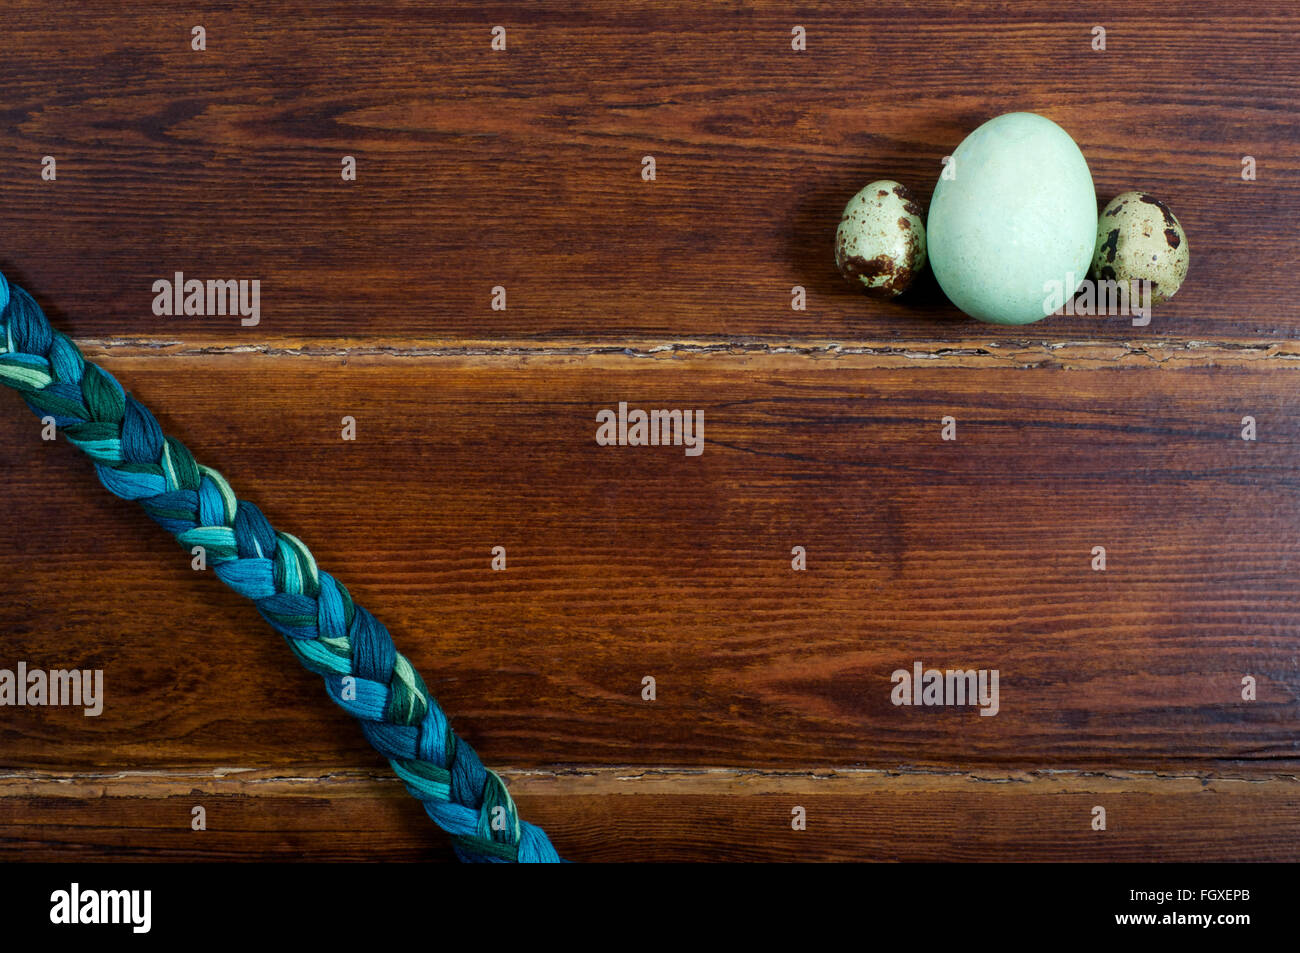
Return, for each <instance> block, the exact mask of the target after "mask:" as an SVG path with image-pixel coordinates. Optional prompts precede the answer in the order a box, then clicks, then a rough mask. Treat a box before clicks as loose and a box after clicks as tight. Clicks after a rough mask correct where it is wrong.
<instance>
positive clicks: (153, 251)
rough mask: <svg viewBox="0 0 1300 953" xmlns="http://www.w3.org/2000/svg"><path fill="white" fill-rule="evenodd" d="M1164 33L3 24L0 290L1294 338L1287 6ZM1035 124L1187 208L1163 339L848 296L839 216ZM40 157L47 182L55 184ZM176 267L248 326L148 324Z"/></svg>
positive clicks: (495, 11) (563, 323) (478, 16)
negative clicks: (343, 173) (185, 301)
mask: <svg viewBox="0 0 1300 953" xmlns="http://www.w3.org/2000/svg"><path fill="white" fill-rule="evenodd" d="M1179 11H1180V13H1181V14H1183V15H1181V16H1173V17H1171V16H1170V13H1169V6H1168V4H1166V3H1163V2H1157V0H1124V2H1113V3H1103V4H1094V5H1092V6H1091V7H1090V8H1089V10H1088V11H1087V13H1086V14H1085V13H1083V12H1081V11H1079V10H1078V9H1077V8H1076V7H1075V6H1074V5H1071V4H1067V3H1064V2H1059V0H1058V2H1052V3H1046V4H1044V3H1033V4H1016V3H1005V4H998V5H996V6H993V7H990V6H988V5H986V4H977V3H970V2H950V0H942V2H937V0H936V2H923V3H883V4H858V5H846V4H832V3H827V2H820V3H819V2H811V3H805V4H801V5H800V7H799V9H798V11H794V10H792V9H790V8H789V7H788V5H785V4H777V3H771V2H760V3H750V4H745V5H744V7H743V8H738V7H735V6H733V5H700V4H693V3H658V2H656V3H652V4H651V3H635V4H619V5H618V8H617V10H614V9H611V8H609V7H608V6H607V5H603V4H599V3H578V4H572V5H567V6H566V9H565V10H564V11H559V10H554V9H546V8H543V7H531V8H529V9H527V10H523V9H519V8H517V7H516V6H514V5H496V6H493V5H483V4H479V3H439V4H437V5H436V6H433V7H430V6H429V5H420V6H419V7H418V8H417V7H407V6H398V7H393V5H391V4H387V3H383V4H381V3H367V2H348V3H324V4H318V5H315V6H313V8H312V11H311V15H309V16H307V15H304V14H303V11H302V10H301V8H300V7H299V6H298V5H295V4H288V3H284V2H279V3H269V4H260V5H258V7H257V9H256V10H246V9H242V8H241V9H233V8H231V7H229V6H228V5H225V4H218V5H202V4H200V5H198V6H196V7H194V8H193V9H192V10H191V9H187V10H186V11H185V12H184V13H179V12H177V13H170V12H169V13H168V14H167V15H162V14H160V12H159V10H158V8H157V6H156V5H154V4H148V3H138V2H137V3H125V4H114V5H113V7H112V8H111V9H107V8H105V9H98V8H88V7H87V6H86V5H85V4H71V3H51V2H49V0H10V2H9V3H7V4H6V7H5V12H4V14H3V25H4V27H5V36H6V52H5V57H4V60H3V62H2V63H0V89H3V90H4V93H5V95H4V102H5V105H4V107H3V109H0V176H3V179H4V181H5V183H6V186H5V223H6V227H7V231H6V234H7V235H8V236H9V241H8V243H7V245H6V247H5V249H4V252H3V253H4V255H5V258H4V260H3V262H0V267H3V268H4V270H5V271H6V272H7V273H9V274H10V275H11V276H12V277H16V278H17V279H18V280H19V281H20V282H22V283H24V284H26V285H27V286H29V287H31V288H32V289H34V290H36V291H37V292H38V293H39V294H40V295H41V299H42V301H45V302H47V303H48V305H49V306H50V308H51V310H52V313H53V314H55V315H56V316H57V319H58V321H59V323H60V326H62V327H64V328H67V329H70V330H71V331H72V332H73V333H75V334H77V335H78V336H80V337H103V338H111V337H114V336H120V335H131V336H137V337H140V336H143V337H151V338H164V339H169V338H176V337H180V338H183V339H184V340H187V341H240V342H250V343H254V344H259V343H262V342H265V341H267V340H273V339H277V338H281V337H283V338H303V337H314V336H321V337H345V336H353V337H355V336H362V335H366V336H388V337H402V336H414V337H417V338H439V339H456V338H474V339H479V338H487V339H491V340H497V341H511V340H516V339H530V340H545V341H567V340H585V339H592V338H596V339H600V340H605V341H609V340H613V341H621V340H622V339H623V338H625V337H642V338H651V339H658V340H663V341H672V340H676V339H679V338H682V337H687V338H691V339H694V338H707V339H710V340H714V341H719V340H721V341H744V340H766V341H778V342H784V341H787V340H799V341H802V340H815V341H820V340H827V339H829V340H837V341H847V342H853V341H857V340H860V339H862V338H864V337H865V338H870V339H874V338H882V337H883V338H898V337H920V338H927V339H933V340H948V339H950V338H951V337H952V336H954V335H969V334H972V333H975V334H978V335H979V336H980V337H982V338H983V339H985V340H988V341H1013V340H1021V339H1024V338H1026V337H1027V338H1029V339H1030V340H1059V339H1061V338H1067V339H1080V338H1087V339H1096V340H1101V341H1116V340H1125V339H1128V338H1130V337H1133V336H1135V335H1136V336H1137V337H1138V338H1139V339H1141V340H1144V341H1165V340H1187V339H1192V340H1220V339H1223V340H1233V341H1240V340H1260V339H1269V338H1295V337H1296V336H1297V333H1298V332H1300V302H1297V298H1296V296H1295V295H1291V294H1286V293H1284V289H1285V282H1286V280H1287V278H1286V275H1285V270H1286V266H1287V263H1289V262H1293V261H1295V260H1296V259H1297V258H1298V257H1300V234H1298V233H1297V230H1296V228H1295V222H1296V221H1297V218H1300V174H1298V173H1300V166H1298V164H1297V163H1298V160H1297V156H1296V152H1295V148H1294V144H1295V143H1294V138H1295V134H1294V131H1295V129H1296V128H1297V126H1300V107H1298V106H1297V102H1298V100H1297V98H1296V96H1295V90H1296V88H1297V84H1298V83H1300V46H1297V44H1296V43H1295V42H1294V40H1295V36H1296V34H1297V29H1298V27H1300V16H1298V15H1297V12H1296V9H1295V7H1294V6H1293V5H1291V4H1288V3H1285V2H1282V0H1268V2H1257V3H1252V4H1250V5H1249V6H1248V7H1242V8H1240V9H1228V8H1224V7H1223V6H1222V5H1217V4H1213V5H1212V4H1196V3H1193V4H1191V5H1187V4H1184V5H1182V6H1181V7H1180V8H1179ZM197 20H202V21H203V25H204V26H205V27H206V29H207V31H208V36H209V40H208V43H209V48H208V50H207V51H206V52H203V53H196V52H192V51H190V50H189V47H188V38H189V29H190V27H191V26H192V25H193V22H195V21H197ZM796 20H797V21H799V22H800V23H801V24H802V25H804V26H805V27H806V29H807V30H808V50H807V52H805V53H794V52H792V51H791V50H790V44H789V40H790V30H791V27H792V25H793V24H794V22H795V21H796ZM494 23H503V24H507V25H508V28H509V33H508V38H509V49H508V50H507V51H506V52H504V53H494V52H492V51H491V50H490V49H489V29H490V27H491V26H492V25H493V24H494ZM1097 24H1104V25H1105V26H1106V27H1107V29H1108V34H1107V39H1108V46H1107V50H1106V51H1105V52H1095V51H1093V50H1092V48H1091V45H1090V43H1091V39H1092V36H1091V31H1092V28H1093V26H1094V25H1097ZM52 50H58V54H57V55H55V54H52V53H51V51H52ZM1014 109H1030V110H1037V111H1041V112H1043V113H1045V114H1046V115H1049V116H1050V117H1052V118H1053V119H1055V120H1057V121H1059V122H1060V123H1062V124H1063V125H1064V126H1065V128H1066V129H1068V130H1069V131H1070V132H1071V133H1072V134H1073V135H1074V137H1075V138H1076V139H1077V140H1078V142H1079V143H1080V145H1081V147H1082V148H1083V150H1084V152H1085V154H1086V155H1087V157H1088V159H1089V161H1090V164H1091V167H1092V171H1093V175H1094V178H1095V180H1096V183H1097V188H1098V193H1099V196H1098V197H1099V201H1100V202H1105V201H1106V200H1107V199H1108V198H1110V197H1111V196H1112V195H1114V194H1117V193H1119V192H1121V191H1125V190H1128V189H1131V188H1144V189H1148V190H1151V191H1154V192H1156V193H1157V194H1159V195H1161V196H1162V197H1163V198H1164V199H1165V200H1166V201H1167V202H1168V203H1169V204H1170V205H1171V206H1172V207H1173V208H1174V210H1175V211H1176V212H1177V214H1178V215H1179V216H1180V218H1181V220H1182V222H1183V224H1184V226H1185V227H1186V229H1187V233H1188V235H1189V240H1190V244H1191V246H1192V247H1193V249H1194V251H1193V263H1192V266H1191V275H1190V278H1189V280H1188V282H1187V284H1186V286H1185V288H1184V289H1183V290H1182V291H1181V292H1180V293H1179V295H1178V297H1177V298H1176V299H1174V301H1172V302H1171V303H1169V304H1168V305H1166V306H1164V307H1162V308H1160V309H1159V310H1158V313H1157V315H1156V317H1155V318H1154V320H1153V323H1152V325H1151V327H1150V328H1147V329H1141V330H1138V329H1134V328H1133V327H1132V326H1131V325H1129V324H1128V322H1127V321H1125V320H1117V319H1114V318H1111V319H1103V318H1085V317H1077V318H1062V319H1056V320H1053V321H1051V322H1049V323H1044V324H1040V325H1035V326H1033V327H1032V328H1029V329H998V328H992V327H982V326H976V325H973V324H972V322H969V321H967V320H965V319H962V318H961V316H960V315H959V314H958V313H957V312H956V311H955V310H954V309H953V308H952V307H951V306H950V305H948V304H947V303H946V302H945V301H944V300H943V298H942V295H941V294H940V293H939V291H938V289H937V286H935V284H934V283H933V280H932V279H931V278H928V277H927V279H925V281H924V282H923V284H922V285H921V286H920V287H918V288H917V289H916V291H915V292H914V294H913V295H912V296H911V300H910V301H909V302H907V303H896V304H882V303H879V302H872V301H868V300H866V299H864V298H863V297H862V296H860V295H858V294H856V293H854V292H853V291H852V289H850V288H849V287H848V286H847V285H845V284H843V283H842V282H841V281H840V279H839V277H838V276H837V275H836V274H835V271H834V267H833V262H832V253H831V249H832V240H833V235H834V230H835V227H836V224H837V222H838V218H839V213H840V210H841V209H842V207H843V205H844V203H845V201H846V200H847V199H848V198H849V196H851V195H852V194H853V193H854V192H856V191H857V189H859V188H860V187H861V186H862V185H864V184H866V182H868V181H870V180H871V179H874V178H880V177H890V178H896V179H899V180H901V181H903V182H906V183H907V184H908V185H909V186H911V187H912V188H913V190H914V191H915V192H916V193H917V194H918V195H919V196H920V197H921V198H922V199H923V200H928V198H929V195H930V193H931V191H932V189H933V185H934V182H935V180H936V177H937V175H938V173H939V170H940V161H941V159H942V157H943V156H944V155H947V154H949V153H950V152H951V151H952V150H953V149H954V148H955V146H956V145H957V143H958V142H959V141H960V140H961V138H962V137H963V136H964V135H965V134H966V133H968V132H969V131H970V130H971V129H973V128H974V127H975V126H976V125H977V124H979V123H980V122H981V121H983V120H984V119H987V118H989V117H991V116H993V115H996V114H998V113H1000V112H1005V111H1011V110H1014ZM50 154H52V155H54V156H55V157H56V159H57V160H58V162H59V177H58V180H57V182H44V181H42V180H41V178H40V176H39V172H40V166H39V162H40V158H41V157H42V156H44V155H50ZM647 154H653V155H655V156H656V159H657V164H658V177H657V179H656V181H655V182H653V183H646V182H643V181H642V180H641V178H640V168H641V165H640V163H641V159H642V156H644V155H647ZM343 155H354V156H356V157H357V158H358V161H359V178H358V180H357V181H356V182H354V183H344V182H343V181H342V180H341V178H340V176H339V168H340V160H341V157H342V156H343ZM1245 155H1251V156H1254V157H1255V158H1256V160H1257V162H1258V180H1257V181H1254V182H1243V181H1242V179H1241V175H1240V173H1241V162H1242V157H1243V156H1245ZM175 271H182V272H184V273H186V274H188V275H189V276H191V277H203V278H248V279H253V278H256V279H258V280H260V281H261V282H262V285H263V292H262V293H263V298H262V321H261V324H260V325H259V326H258V327H257V328H254V329H247V328H241V327H240V326H239V323H238V321H237V320H236V319H233V318H193V317H191V318H166V317H156V316H154V315H153V314H152V312H151V302H152V300H153V292H152V290H151V289H152V283H153V282H154V281H155V280H156V279H159V278H164V277H170V276H171V275H172V274H173V273H174V272H175ZM497 285H502V286H504V287H506V288H507V289H508V305H509V307H508V309H507V310H505V311H493V310H492V309H491V308H490V295H491V289H492V288H493V287H494V286H497ZM794 285H802V286H804V287H805V288H806V289H807V290H808V295H809V298H808V309H807V310H806V311H792V310H791V308H790V297H789V296H790V289H791V288H792V287H793V286H794ZM972 329H973V330H972Z"/></svg>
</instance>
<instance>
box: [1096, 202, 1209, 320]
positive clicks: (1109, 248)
mask: <svg viewBox="0 0 1300 953" xmlns="http://www.w3.org/2000/svg"><path fill="white" fill-rule="evenodd" d="M1187 264H1188V248H1187V233H1186V232H1184V231H1183V226H1182V225H1181V224H1180V223H1179V221H1178V219H1177V218H1175V217H1174V213H1173V212H1171V211H1170V210H1169V206H1168V205H1166V204H1165V203H1164V202H1162V201H1160V200H1159V199H1158V198H1156V197H1155V196H1153V195H1149V194H1147V193H1146V192H1125V193H1124V194H1123V195H1117V196H1115V197H1114V198H1113V199H1111V200H1110V202H1109V203H1107V205H1106V208H1105V209H1103V210H1102V213H1101V215H1100V216H1099V217H1098V219H1097V247H1096V250H1095V251H1094V252H1093V257H1092V267H1093V271H1094V272H1095V273H1096V275H1097V277H1098V278H1100V279H1102V280H1109V281H1118V282H1121V283H1124V282H1130V281H1142V280H1147V281H1150V282H1151V303H1152V304H1160V303H1161V302H1163V301H1168V300H1169V299H1170V298H1172V297H1173V296H1174V294H1175V292H1177V291H1178V289H1179V288H1180V287H1182V284H1183V279H1184V278H1186V277H1187Z"/></svg>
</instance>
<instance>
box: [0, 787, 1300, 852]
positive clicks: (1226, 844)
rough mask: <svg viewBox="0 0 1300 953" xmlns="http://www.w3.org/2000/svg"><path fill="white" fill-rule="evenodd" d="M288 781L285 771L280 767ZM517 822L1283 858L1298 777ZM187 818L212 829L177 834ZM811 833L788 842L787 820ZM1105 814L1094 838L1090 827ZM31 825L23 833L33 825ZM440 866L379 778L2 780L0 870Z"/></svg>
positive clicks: (404, 803)
mask: <svg viewBox="0 0 1300 953" xmlns="http://www.w3.org/2000/svg"><path fill="white" fill-rule="evenodd" d="M282 768H283V766H282ZM505 779H506V781H507V783H508V784H509V785H510V787H511V790H512V791H513V792H514V796H515V797H516V799H517V801H518V804H519V806H520V809H521V810H522V811H523V812H524V813H525V814H526V815H527V816H528V817H530V818H532V819H533V820H535V821H536V822H538V823H540V824H542V825H544V826H545V827H546V829H547V831H548V832H549V833H550V834H551V836H552V837H553V838H554V839H555V841H556V843H558V844H559V845H561V848H562V849H563V850H564V852H565V856H566V857H569V858H571V859H574V860H581V861H624V862H626V861H656V862H666V861H700V860H705V861H714V862H717V861H764V860H766V861H784V862H789V861H863V860H874V861H906V862H916V861H929V862H952V861H1092V862H1096V861H1139V862H1149V861H1186V860H1199V861H1204V860H1207V859H1215V860H1225V861H1240V860H1257V861H1290V862H1294V861H1295V860H1296V859H1297V858H1300V850H1297V844H1300V786H1298V785H1297V783H1296V780H1295V778H1294V777H1287V778H1271V779H1262V778H1254V779H1251V780H1249V781H1242V780H1230V779H1223V778H1219V779H1208V778H1200V777H1168V776H1131V775H1119V776H1113V775H1109V774H1108V775H1100V776H1098V775H1075V774H1071V773H1069V772H1049V773H1047V774H1042V775H1012V776H1008V777H994V776H984V775H978V774H977V775H964V774H958V775H943V774H906V773H904V774H897V773H878V772H850V773H836V772H829V771H824V770H823V771H819V772H815V773H813V772H803V773H797V774H777V773H769V772H752V771H751V772H739V771H711V772H704V773H698V772H675V771H671V770H662V769H659V770H649V771H644V772H641V773H637V772H635V771H629V770H627V769H610V768H606V769H594V770H592V769H588V770H583V771H567V772H546V771H528V772H505ZM196 805H201V806H202V807H203V808H204V810H205V811H206V818H207V823H208V828H207V829H206V830H204V831H199V832H196V831H193V830H191V829H190V819H191V816H192V814H191V812H192V809H193V808H194V807H195V806H196ZM796 806H797V807H802V808H804V809H805V811H806V816H807V822H808V823H807V829H806V830H802V831H795V830H793V829H792V828H791V825H790V821H791V817H792V815H791V810H792V808H793V807H796ZM1098 806H1100V807H1104V808H1105V809H1106V822H1107V826H1106V830H1104V831H1099V830H1093V829H1092V818H1093V809H1094V808H1095V807H1098ZM33 816H38V817H40V818H41V820H42V825H41V827H40V829H39V831H38V832H34V831H33V830H32V828H31V827H30V822H29V821H28V818H30V817H33ZM16 855H21V856H24V857H26V858H27V859H31V860H64V861H67V860H105V859H109V860H149V859H165V860H169V861H231V860H266V859H270V860H276V861H336V860H356V859H360V860H367V861H446V860H451V859H452V858H451V855H450V852H449V851H448V850H447V849H446V847H445V846H444V844H443V843H442V842H441V839H438V838H430V837H429V836H428V820H427V818H426V817H425V816H424V813H423V811H422V810H421V809H420V806H419V804H418V803H417V802H415V801H414V800H413V799H412V798H410V797H409V796H408V795H407V794H406V793H405V791H403V790H402V788H401V785H400V784H399V783H398V782H396V781H395V780H393V779H392V778H382V779H381V778H377V777H370V776H365V775H359V774H358V773H356V772H355V771H349V770H347V769H337V770H334V771H331V772H328V773H327V774H325V775H323V776H299V777H292V776H289V777H285V776H284V775H283V774H277V773H274V772H269V771H264V772H241V773H239V774H226V775H223V776H221V777H216V778H214V777H212V776H210V775H209V776H206V777H205V776H202V775H179V774H178V775H175V776H170V775H169V776H151V777H149V778H147V779H146V778H138V777H130V776H127V777H107V778H105V777H86V776H82V777H72V778H69V777H41V778H39V779H37V780H23V781H8V780H3V779H0V857H5V856H9V857H12V856H16Z"/></svg>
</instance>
